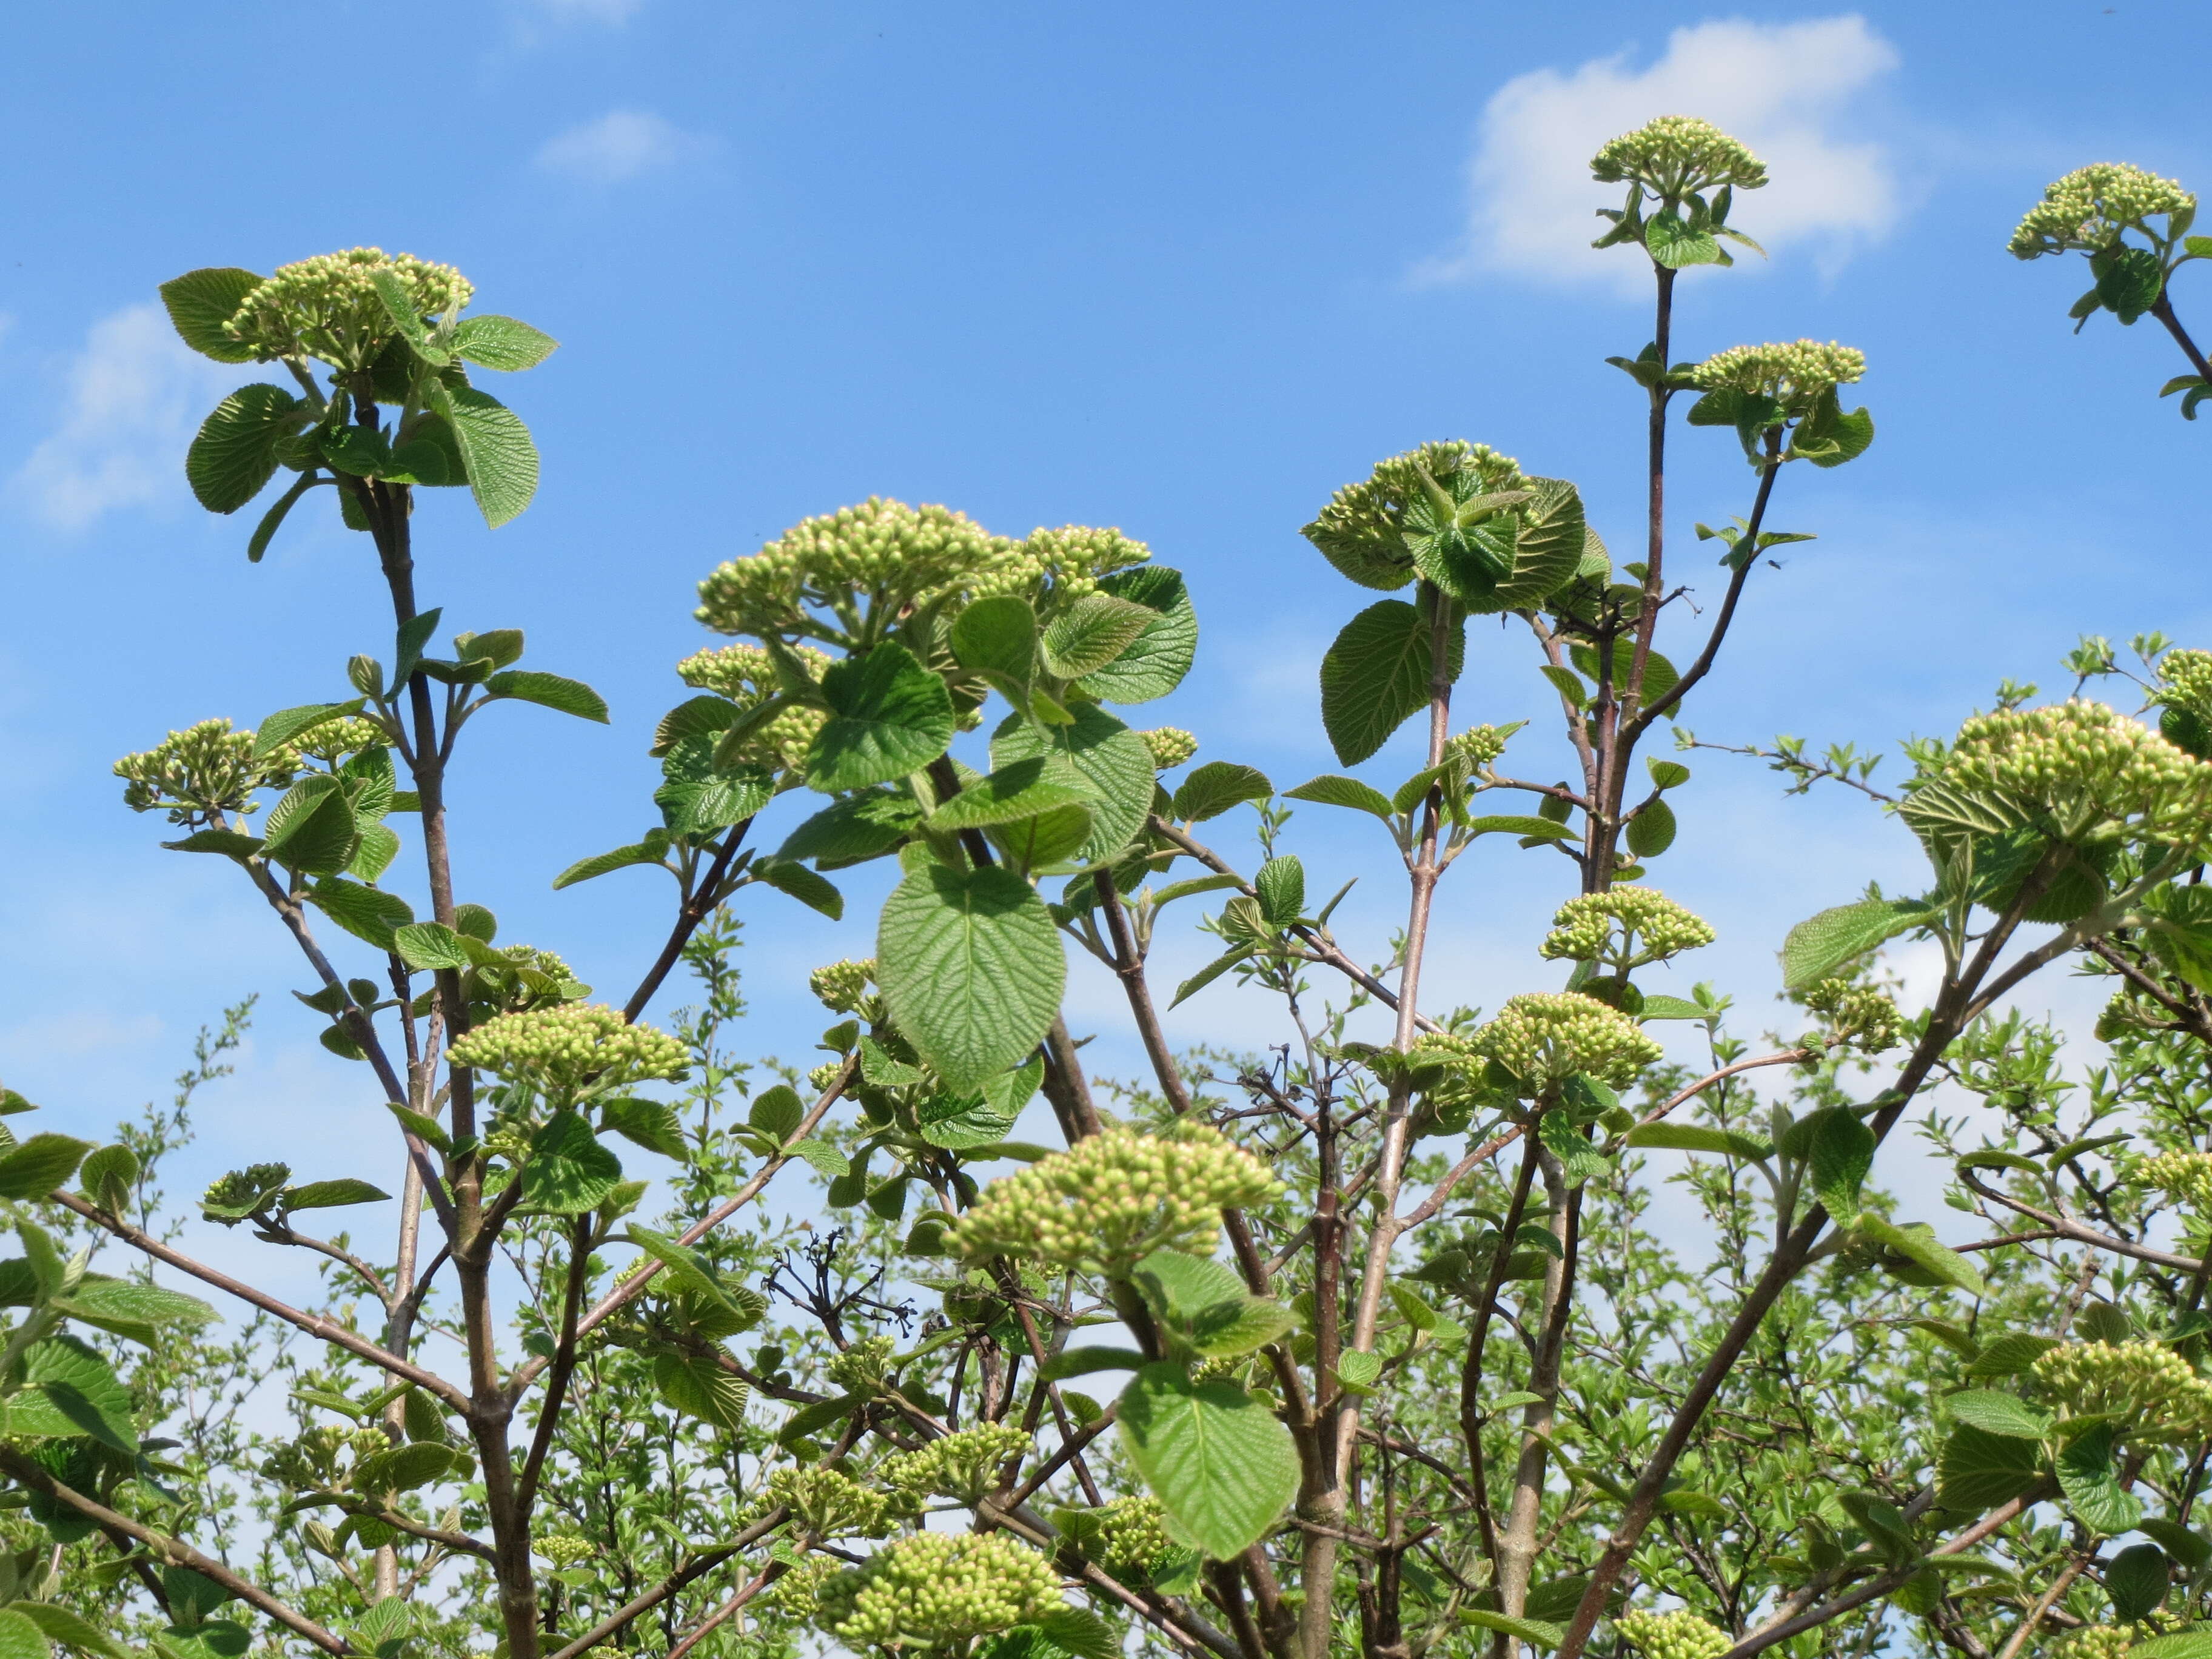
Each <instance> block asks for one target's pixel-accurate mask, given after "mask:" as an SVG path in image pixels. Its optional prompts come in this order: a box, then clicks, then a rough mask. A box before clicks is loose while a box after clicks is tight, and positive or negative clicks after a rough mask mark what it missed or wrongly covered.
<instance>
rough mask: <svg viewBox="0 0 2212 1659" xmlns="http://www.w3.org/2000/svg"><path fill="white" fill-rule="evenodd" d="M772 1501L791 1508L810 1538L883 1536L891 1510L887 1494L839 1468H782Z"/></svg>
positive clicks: (773, 1482)
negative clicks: (864, 1483)
mask: <svg viewBox="0 0 2212 1659" xmlns="http://www.w3.org/2000/svg"><path fill="white" fill-rule="evenodd" d="M768 1501H769V1503H770V1504H781V1505H782V1506H783V1507H784V1508H786V1509H788V1510H790V1511H791V1512H792V1514H793V1516H795V1517H796V1518H797V1520H798V1522H799V1530H800V1531H802V1532H804V1533H805V1534H806V1535H807V1536H808V1537H809V1538H810V1539H823V1538H880V1537H882V1536H883V1535H884V1530H885V1525H886V1522H887V1521H888V1518H889V1515H890V1503H889V1501H888V1500H887V1499H886V1498H884V1495H883V1493H881V1492H872V1491H870V1490H869V1489H868V1488H867V1487H866V1486H862V1485H861V1484H860V1482H859V1481H857V1480H854V1479H853V1478H852V1477H851V1476H850V1475H847V1474H838V1473H837V1471H836V1470H835V1469H778V1470H777V1471H776V1472H775V1474H771V1475H770V1476H769V1478H768Z"/></svg>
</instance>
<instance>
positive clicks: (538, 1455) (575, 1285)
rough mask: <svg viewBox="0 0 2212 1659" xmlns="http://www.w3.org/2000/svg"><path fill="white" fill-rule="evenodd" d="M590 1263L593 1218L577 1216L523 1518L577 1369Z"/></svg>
mask: <svg viewBox="0 0 2212 1659" xmlns="http://www.w3.org/2000/svg"><path fill="white" fill-rule="evenodd" d="M521 1184H522V1183H521V1182H516V1183H515V1185H517V1186H518V1187H519V1186H520V1185H521ZM591 1260H592V1218H591V1217H590V1216H589V1215H588V1214H585V1215H580V1216H578V1217H577V1218H576V1219H575V1221H574V1224H573V1225H571V1226H570V1227H569V1229H568V1283H567V1285H564V1286H563V1287H562V1292H561V1335H560V1338H559V1340H557V1341H556V1343H555V1344H554V1347H553V1369H552V1375H551V1376H550V1377H549V1378H548V1379H547V1381H546V1384H545V1400H544V1404H543V1405H541V1406H540V1407H538V1426H537V1428H536V1429H535V1430H534V1431H532V1434H531V1437H530V1455H528V1456H527V1457H526V1458H524V1459H523V1461H522V1475H521V1478H520V1480H517V1481H516V1482H515V1488H514V1504H515V1508H516V1509H518V1510H520V1511H521V1512H522V1513H523V1514H524V1515H528V1514H529V1513H530V1510H531V1505H532V1504H533V1503H534V1502H535V1501H536V1499H537V1497H538V1474H539V1473H540V1471H542V1470H543V1469H544V1467H545V1454H546V1453H547V1452H549V1451H550V1450H551V1449H552V1447H553V1427H554V1424H555V1423H556V1420H557V1419H559V1417H560V1415H561V1401H562V1398H563V1397H564V1396H565V1395H566V1394H567V1393H568V1377H569V1374H570V1373H571V1372H573V1371H574V1370H575V1369H576V1320H577V1317H578V1316H579V1314H580V1310H582V1308H583V1305H584V1272H585V1269H586V1267H589V1266H590V1265H591Z"/></svg>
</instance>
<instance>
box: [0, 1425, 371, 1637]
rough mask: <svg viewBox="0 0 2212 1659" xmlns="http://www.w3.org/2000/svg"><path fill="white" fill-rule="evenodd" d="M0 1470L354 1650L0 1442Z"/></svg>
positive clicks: (307, 1633)
mask: <svg viewBox="0 0 2212 1659" xmlns="http://www.w3.org/2000/svg"><path fill="white" fill-rule="evenodd" d="M0 1471H4V1472H5V1473H6V1474H9V1476H11V1477H12V1478H13V1479H15V1480H20V1481H21V1482H22V1484H23V1485H25V1486H28V1487H30V1488H31V1490H32V1491H33V1492H37V1493H39V1494H40V1496H41V1497H44V1498H48V1499H50V1500H51V1501H52V1502H54V1503H57V1504H64V1505H66V1506H67V1507H69V1508H70V1509H73V1510H76V1512H77V1513H78V1514H79V1515H82V1516H84V1517H85V1518H86V1519H87V1520H89V1521H93V1522H97V1523H98V1524H99V1525H100V1527H102V1528H105V1529H106V1530H107V1531H109V1532H119V1533H122V1534H125V1536H126V1537H131V1538H135V1539H137V1541H139V1542H140V1543H142V1544H143V1545H145V1546H146V1547H147V1548H148V1549H149V1550H150V1551H151V1552H152V1553H154V1554H155V1555H156V1556H158V1557H159V1558H160V1559H162V1560H164V1561H167V1562H168V1563H170V1564H171V1565H174V1566H179V1567H190V1568H191V1570H192V1571H194V1572H197V1573H198V1574H199V1575H200V1576H201V1577H203V1578H208V1579H212V1580H213V1581H214V1582H215V1583H218V1584H220V1585H222V1588H223V1589H227V1590H228V1591H229V1592H230V1593H231V1594H232V1595H234V1596H236V1597H237V1598H238V1599H239V1600H240V1601H244V1602H246V1604H247V1605H248V1606H250V1607H258V1608H259V1609H260V1610H261V1611H262V1612H264V1613H267V1614H268V1615H269V1616H270V1618H271V1619H274V1620H276V1622H277V1623H278V1624H280V1625H282V1626H284V1627H285V1628H286V1629H287V1630H289V1631H291V1632H293V1633H294V1634H295V1635H297V1636H302V1637H305V1638H307V1640H308V1641H310V1642H313V1644H315V1645H316V1646H317V1647H319V1648H320V1649H321V1650H323V1651H324V1652H325V1653H328V1654H332V1655H336V1656H338V1659H345V1656H347V1655H349V1654H351V1653H352V1652H353V1650H352V1649H351V1648H349V1646H347V1645H346V1644H345V1643H344V1641H343V1640H342V1639H341V1638H338V1637H337V1636H334V1635H332V1634H331V1632H329V1631H326V1630H325V1629H324V1628H323V1627H322V1626H320V1625H319V1624H317V1623H316V1622H315V1621H314V1620H312V1619H310V1618H308V1617H307V1616H306V1615H305V1614H304V1613H297V1612H295V1611H294V1610H293V1609H292V1608H290V1607H287V1606H286V1605H285V1604H284V1603H283V1602H282V1601H278V1600H277V1599H276V1597H275V1596H273V1595H270V1593H269V1592H268V1591H267V1590H265V1589H262V1588H261V1587H260V1586H259V1585H258V1584H256V1583H252V1581H251V1580H250V1579H245V1578H240V1577H239V1576H238V1575H237V1574H236V1573H234V1572H233V1571H231V1570H230V1569H229V1568H228V1567H227V1566H225V1565H223V1564H222V1562H220V1561H218V1560H216V1559H215V1558H214V1557H213V1556H209V1555H203V1554H201V1553H199V1552H198V1551H197V1550H196V1549H194V1548H193V1547H191V1545H189V1544H186V1543H183V1542H180V1541H178V1540H176V1539H174V1538H167V1537H164V1536H163V1535H162V1534H160V1533H158V1532H155V1530H154V1529H153V1528H150V1527H145V1526H141V1525H140V1524H139V1523H138V1522H136V1521H133V1520H132V1519H131V1517H130V1516H127V1515H118V1513H117V1512H116V1511H115V1510H111V1509H109V1508H108V1507H107V1506H106V1504H102V1503H100V1501H99V1500H98V1499H96V1498H87V1497H86V1496H85V1495H84V1494H83V1493H82V1492H76V1491H73V1490H72V1489H70V1487H68V1486H64V1485H63V1484H62V1483H61V1482H60V1481H58V1480H55V1479H54V1477H53V1476H52V1474H48V1473H47V1472H46V1470H45V1469H44V1468H40V1466H39V1465H38V1464H36V1463H34V1462H32V1461H31V1460H30V1459H29V1458H27V1457H26V1456H24V1455H22V1454H21V1452H19V1451H16V1450H15V1449H14V1448H13V1447H9V1446H0Z"/></svg>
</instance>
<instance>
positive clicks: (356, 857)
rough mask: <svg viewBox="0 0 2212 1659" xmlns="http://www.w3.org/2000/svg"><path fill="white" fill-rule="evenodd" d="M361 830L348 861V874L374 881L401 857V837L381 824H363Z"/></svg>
mask: <svg viewBox="0 0 2212 1659" xmlns="http://www.w3.org/2000/svg"><path fill="white" fill-rule="evenodd" d="M359 830H360V833H359V838H358V839H357V840H356V842H355V843H354V849H353V857H352V858H350V859H349V860H347V861H346V873H347V874H348V875H349V876H359V877H360V878H362V880H363V881H374V880H375V879H376V878H378V877H379V876H380V875H382V874H383V873H384V872H385V871H386V870H387V869H389V868H390V867H391V866H392V860H394V859H395V858H398V856H399V836H398V833H397V832H396V831H394V830H391V829H386V828H385V826H384V825H382V824H380V823H362V824H360V826H359Z"/></svg>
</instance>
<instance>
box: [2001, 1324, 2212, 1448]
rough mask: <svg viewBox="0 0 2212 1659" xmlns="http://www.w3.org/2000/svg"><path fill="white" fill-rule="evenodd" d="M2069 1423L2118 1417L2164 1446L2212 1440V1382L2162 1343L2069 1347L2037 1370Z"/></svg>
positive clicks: (2051, 1353) (2045, 1358) (2045, 1359)
mask: <svg viewBox="0 0 2212 1659" xmlns="http://www.w3.org/2000/svg"><path fill="white" fill-rule="evenodd" d="M2033 1372H2034V1376H2035V1380H2036V1381H2037V1382H2038V1383H2040V1384H2041V1385H2042V1387H2043V1389H2044V1390H2045V1393H2047V1394H2049V1395H2051V1398H2052V1399H2054V1400H2056V1401H2058V1402H2059V1404H2060V1405H2061V1406H2062V1407H2063V1408H2064V1411H2065V1414H2066V1415H2067V1416H2069V1417H2089V1416H2093V1415H2096V1414H2098V1413H2105V1412H2114V1413H2118V1414H2120V1415H2121V1416H2123V1417H2125V1418H2129V1419H2132V1420H2133V1421H2134V1422H2135V1424H2136V1433H2137V1434H2138V1435H2139V1436H2140V1437H2148V1438H2154V1439H2160V1440H2186V1441H2193V1440H2201V1439H2203V1438H2204V1437H2206V1436H2207V1435H2212V1383H2207V1382H2206V1381H2205V1380H2204V1379H2203V1377H2200V1376H2197V1372H2196V1370H2194V1369H2193V1368H2192V1367H2191V1365H2190V1363H2189V1362H2188V1361H2187V1360H2186V1359H2184V1358H2182V1357H2181V1356H2180V1355H2179V1354H2178V1353H2176V1352H2174V1351H2173V1350H2172V1349H2171V1348H2169V1347H2167V1346H2165V1345H2164V1344H2163V1343H2160V1342H2068V1343H2064V1344H2062V1345H2061V1346H2058V1347H2056V1348H2052V1349H2051V1350H2050V1351H2049V1352H2046V1353H2045V1354H2044V1355H2043V1356H2042V1357H2041V1358H2039V1359H2038V1360H2037V1361H2036V1362H2035V1364H2034V1366H2033Z"/></svg>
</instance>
